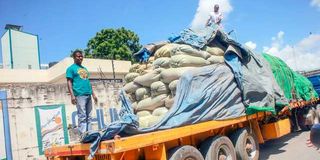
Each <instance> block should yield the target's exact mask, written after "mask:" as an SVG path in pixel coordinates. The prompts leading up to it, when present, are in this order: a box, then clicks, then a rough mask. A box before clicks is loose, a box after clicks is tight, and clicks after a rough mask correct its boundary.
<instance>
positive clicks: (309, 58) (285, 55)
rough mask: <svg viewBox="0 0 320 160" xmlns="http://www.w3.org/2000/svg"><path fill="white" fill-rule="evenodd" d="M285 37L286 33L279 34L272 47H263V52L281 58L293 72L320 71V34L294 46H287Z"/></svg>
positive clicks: (273, 40) (273, 39) (310, 36)
mask: <svg viewBox="0 0 320 160" xmlns="http://www.w3.org/2000/svg"><path fill="white" fill-rule="evenodd" d="M279 35H280V36H279ZM283 37H284V32H283V33H281V34H280V32H279V33H278V36H277V37H273V38H272V44H271V46H270V47H263V52H266V53H269V54H272V55H275V56H277V57H279V58H281V59H282V60H284V61H285V62H286V63H287V64H288V65H289V66H290V67H291V68H292V69H293V70H298V71H310V70H314V69H320V45H319V44H320V34H312V35H309V36H308V37H306V38H304V39H302V40H301V41H300V42H298V43H296V44H294V45H288V44H286V45H285V44H284V43H283Z"/></svg>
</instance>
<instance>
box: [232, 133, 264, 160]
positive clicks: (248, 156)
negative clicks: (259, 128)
mask: <svg viewBox="0 0 320 160" xmlns="http://www.w3.org/2000/svg"><path fill="white" fill-rule="evenodd" d="M230 139H231V141H232V143H233V145H234V146H235V150H236V155H237V158H238V160H258V159H259V143H258V140H257V137H256V135H255V134H254V133H249V132H248V130H247V129H246V128H241V129H239V130H237V131H236V132H235V133H233V134H231V136H230Z"/></svg>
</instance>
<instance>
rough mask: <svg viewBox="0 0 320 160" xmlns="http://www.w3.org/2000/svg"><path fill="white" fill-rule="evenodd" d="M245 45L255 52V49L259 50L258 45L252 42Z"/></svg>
mask: <svg viewBox="0 0 320 160" xmlns="http://www.w3.org/2000/svg"><path fill="white" fill-rule="evenodd" d="M245 45H246V46H247V47H249V48H250V49H252V50H254V49H256V48H257V44H255V43H253V42H252V41H248V42H246V43H245Z"/></svg>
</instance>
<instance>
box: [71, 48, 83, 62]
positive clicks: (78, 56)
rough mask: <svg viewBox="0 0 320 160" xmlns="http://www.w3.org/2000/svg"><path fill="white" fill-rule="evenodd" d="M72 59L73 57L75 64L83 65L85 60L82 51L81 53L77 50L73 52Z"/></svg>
mask: <svg viewBox="0 0 320 160" xmlns="http://www.w3.org/2000/svg"><path fill="white" fill-rule="evenodd" d="M72 57H73V61H74V63H76V64H79V65H81V63H82V60H83V53H82V51H80V50H75V51H73V53H72Z"/></svg>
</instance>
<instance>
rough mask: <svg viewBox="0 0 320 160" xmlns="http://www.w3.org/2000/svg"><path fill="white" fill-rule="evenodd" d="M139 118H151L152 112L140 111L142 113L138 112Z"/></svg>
mask: <svg viewBox="0 0 320 160" xmlns="http://www.w3.org/2000/svg"><path fill="white" fill-rule="evenodd" d="M136 115H137V116H138V117H145V116H150V115H151V112H150V111H140V112H137V114H136Z"/></svg>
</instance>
